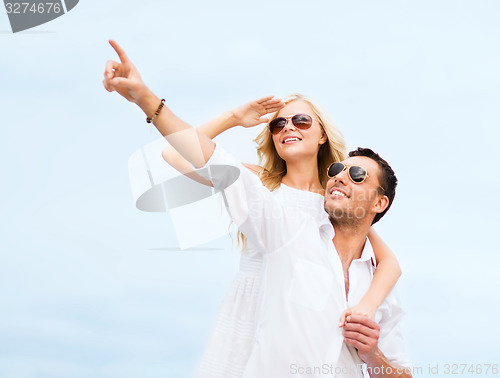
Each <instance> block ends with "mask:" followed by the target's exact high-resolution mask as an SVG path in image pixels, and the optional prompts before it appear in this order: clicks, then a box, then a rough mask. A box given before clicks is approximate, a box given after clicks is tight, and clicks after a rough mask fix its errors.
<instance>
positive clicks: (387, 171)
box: [349, 147, 398, 224]
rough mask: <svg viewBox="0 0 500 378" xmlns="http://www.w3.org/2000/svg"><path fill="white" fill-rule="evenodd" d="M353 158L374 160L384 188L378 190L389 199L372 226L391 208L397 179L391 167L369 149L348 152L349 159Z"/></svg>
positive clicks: (360, 148) (359, 148)
mask: <svg viewBox="0 0 500 378" xmlns="http://www.w3.org/2000/svg"><path fill="white" fill-rule="evenodd" d="M354 156H365V157H367V158H370V159H372V160H374V161H375V162H376V163H377V164H378V165H379V167H380V175H379V181H380V186H381V187H382V188H384V191H382V190H380V189H379V191H380V192H382V194H385V195H386V196H387V198H389V205H388V206H387V208H386V209H385V210H384V211H383V212H381V213H378V214H377V215H375V218H373V222H372V224H374V223H377V222H378V221H379V220H380V218H382V217H383V216H384V215H385V213H387V210H389V208H390V207H391V205H392V201H394V197H395V196H396V185H397V184H398V179H397V178H396V175H395V174H394V171H393V170H392V168H391V166H390V165H389V164H388V163H387V162H386V161H385V160H384V159H382V158H381V157H380V155H379V154H377V153H376V152H374V151H372V150H370V149H369V148H362V147H358V149H357V150H354V151H351V152H349V157H354Z"/></svg>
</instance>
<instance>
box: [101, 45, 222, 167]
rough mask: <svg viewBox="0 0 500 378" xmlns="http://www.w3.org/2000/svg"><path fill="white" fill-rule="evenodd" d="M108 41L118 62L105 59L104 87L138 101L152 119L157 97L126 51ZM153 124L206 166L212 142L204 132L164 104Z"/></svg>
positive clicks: (191, 158)
mask: <svg viewBox="0 0 500 378" xmlns="http://www.w3.org/2000/svg"><path fill="white" fill-rule="evenodd" d="M109 43H110V44H111V46H112V47H113V48H114V49H115V51H116V53H117V54H118V57H119V58H120V62H114V61H108V62H107V64H106V69H105V72H104V80H103V84H104V87H105V88H106V89H107V90H108V91H109V92H113V91H116V92H118V93H119V94H120V95H121V96H123V97H124V98H126V99H127V100H128V101H130V102H133V103H135V104H137V105H138V106H139V107H140V108H141V109H142V110H143V111H144V113H145V114H146V116H147V117H148V118H149V119H151V118H152V117H153V116H154V115H155V112H156V111H157V109H158V108H159V105H160V103H161V101H160V99H159V98H158V97H157V96H156V95H155V94H154V93H153V92H151V90H150V89H149V88H148V87H147V86H146V85H145V84H144V82H143V81H142V78H141V76H140V74H139V71H138V70H137V68H135V66H134V65H133V64H132V62H131V61H130V59H129V58H128V56H127V54H125V51H124V50H123V49H122V48H121V47H120V46H119V45H118V44H117V43H116V42H115V41H112V40H110V41H109ZM153 124H154V125H155V127H156V128H157V129H158V131H159V132H160V133H161V135H163V136H164V137H165V138H166V139H167V141H168V142H169V143H170V145H172V147H174V148H175V149H176V150H177V151H178V152H179V153H180V154H181V155H182V156H183V157H184V158H185V159H186V160H187V161H189V162H190V163H191V164H192V165H193V166H195V167H197V168H199V167H202V166H204V165H205V163H206V162H207V161H208V159H209V158H210V156H212V153H213V151H214V148H215V143H214V142H213V141H212V140H211V139H210V138H209V137H207V136H206V135H205V134H204V133H202V132H200V131H198V130H197V129H195V128H193V127H191V126H190V125H189V124H187V123H186V122H184V121H183V120H181V119H180V118H178V117H177V116H176V115H175V114H174V113H173V112H172V111H170V109H168V107H166V106H164V107H163V109H162V110H161V111H160V112H159V114H158V115H157V116H156V117H155V118H154V121H153Z"/></svg>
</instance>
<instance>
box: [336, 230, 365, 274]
mask: <svg viewBox="0 0 500 378" xmlns="http://www.w3.org/2000/svg"><path fill="white" fill-rule="evenodd" d="M334 228H335V236H334V237H333V244H335V248H336V249H337V253H338V254H339V257H340V261H342V265H344V266H347V269H348V268H349V266H350V265H351V262H352V260H355V259H359V258H360V257H361V254H362V252H363V247H364V245H365V241H366V237H367V235H368V230H369V227H368V228H366V227H362V226H360V225H359V226H358V227H351V226H349V227H346V226H344V227H343V226H339V225H334Z"/></svg>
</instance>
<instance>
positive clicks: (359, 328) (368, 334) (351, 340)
mask: <svg viewBox="0 0 500 378" xmlns="http://www.w3.org/2000/svg"><path fill="white" fill-rule="evenodd" d="M343 335H344V341H345V343H346V344H347V345H352V346H353V347H355V348H356V349H357V350H358V356H359V358H361V360H363V362H364V363H366V365H367V367H368V373H369V374H370V377H376V378H385V377H401V378H411V377H412V375H411V372H410V370H409V369H408V368H405V367H403V366H399V365H396V364H394V363H391V362H390V361H389V360H388V359H387V357H386V356H385V355H384V354H383V353H382V351H381V350H380V349H379V348H378V339H379V336H380V326H379V325H378V324H377V323H375V322H374V321H373V320H371V319H370V318H368V317H366V316H362V315H350V316H349V317H348V318H347V323H346V324H345V326H344V332H343Z"/></svg>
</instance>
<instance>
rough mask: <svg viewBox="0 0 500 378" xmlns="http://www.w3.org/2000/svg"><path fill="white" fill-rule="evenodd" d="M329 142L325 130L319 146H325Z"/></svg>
mask: <svg viewBox="0 0 500 378" xmlns="http://www.w3.org/2000/svg"><path fill="white" fill-rule="evenodd" d="M327 140H328V135H326V133H325V130H323V135H321V139H320V140H319V144H325V143H326V141H327Z"/></svg>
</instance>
